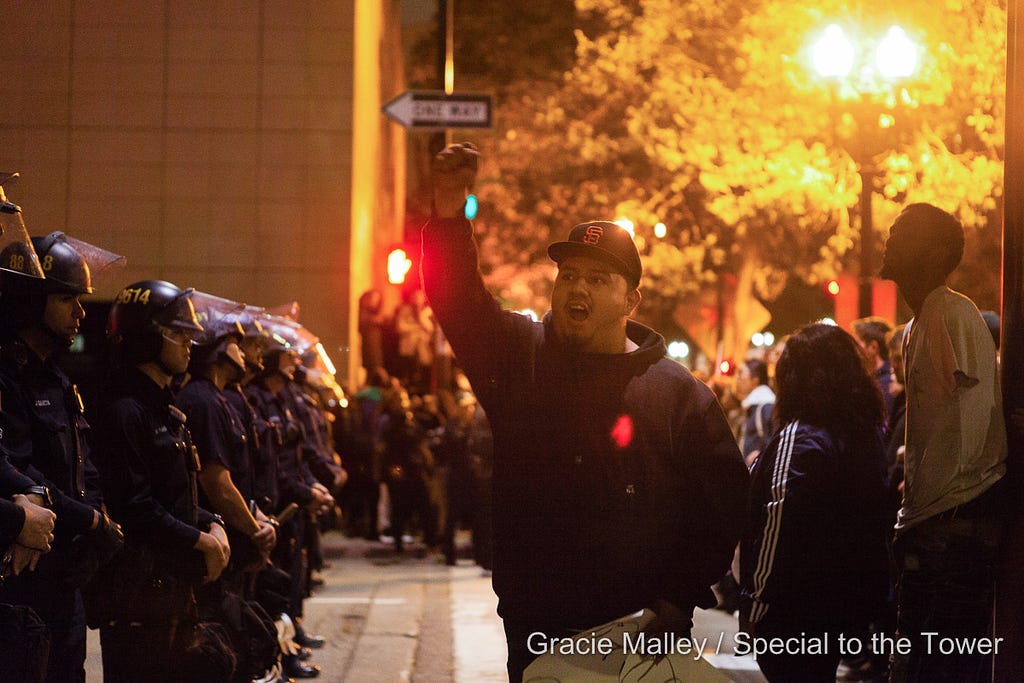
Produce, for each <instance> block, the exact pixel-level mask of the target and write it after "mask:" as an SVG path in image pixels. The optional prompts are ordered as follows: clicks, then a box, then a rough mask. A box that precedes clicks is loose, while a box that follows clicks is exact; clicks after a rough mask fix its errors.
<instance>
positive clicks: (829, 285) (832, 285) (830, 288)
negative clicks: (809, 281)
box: [825, 280, 840, 297]
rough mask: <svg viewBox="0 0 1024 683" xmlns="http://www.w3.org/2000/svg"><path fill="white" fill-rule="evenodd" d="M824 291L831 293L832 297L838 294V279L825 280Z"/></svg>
mask: <svg viewBox="0 0 1024 683" xmlns="http://www.w3.org/2000/svg"><path fill="white" fill-rule="evenodd" d="M825 291H826V292H828V293H829V295H831V296H833V297H836V296H839V291H840V286H839V280H829V281H828V282H826V283H825Z"/></svg>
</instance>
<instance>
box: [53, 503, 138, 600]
mask: <svg viewBox="0 0 1024 683" xmlns="http://www.w3.org/2000/svg"><path fill="white" fill-rule="evenodd" d="M96 514H97V515H98V519H97V522H96V526H95V527H93V528H92V529H90V530H89V531H87V532H85V533H84V534H79V535H77V536H75V538H74V540H72V541H71V548H70V549H69V551H68V552H69V555H70V561H69V562H68V563H67V565H68V566H67V569H66V570H65V571H64V572H63V574H62V579H63V581H64V583H65V585H66V586H67V587H69V588H79V587H82V586H84V585H85V584H87V583H89V581H90V580H92V577H93V576H94V575H95V574H96V572H97V571H99V570H100V567H103V566H104V565H106V564H107V563H108V562H110V561H111V560H112V559H114V556H115V555H117V553H118V552H120V550H121V548H123V547H124V534H122V533H121V526H120V525H119V524H118V523H117V522H115V521H114V520H112V519H110V517H107V515H106V514H105V513H103V512H100V511H97V512H96Z"/></svg>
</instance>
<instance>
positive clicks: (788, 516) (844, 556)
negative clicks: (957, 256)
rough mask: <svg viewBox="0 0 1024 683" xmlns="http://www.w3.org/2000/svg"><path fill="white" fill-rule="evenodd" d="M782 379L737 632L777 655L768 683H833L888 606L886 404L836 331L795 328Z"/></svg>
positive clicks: (745, 551)
mask: <svg viewBox="0 0 1024 683" xmlns="http://www.w3.org/2000/svg"><path fill="white" fill-rule="evenodd" d="M775 377H776V383H777V387H778V394H777V398H776V404H775V413H774V416H773V419H774V421H775V423H776V432H775V436H774V437H773V438H772V440H771V441H770V442H769V444H768V445H767V447H766V448H765V450H764V452H762V454H761V455H760V457H759V458H758V459H757V461H756V462H755V464H754V467H753V470H752V471H751V486H750V495H749V508H748V509H749V514H748V523H747V529H746V532H745V534H744V538H743V540H742V543H741V554H740V558H741V559H740V562H741V579H742V580H741V584H742V586H743V595H744V604H743V607H742V608H741V611H740V614H741V628H742V630H743V631H744V632H745V633H746V634H747V635H746V637H747V639H748V642H750V643H752V644H753V643H756V644H758V645H760V646H762V647H764V646H768V647H771V646H773V645H774V646H775V648H776V650H777V651H776V652H768V653H766V654H763V655H762V654H759V655H758V658H757V662H758V665H759V666H760V667H761V671H762V672H763V673H764V675H765V676H766V677H767V678H768V680H769V681H787V682H790V681H828V682H829V683H831V682H832V681H834V680H835V676H836V668H837V665H838V663H839V659H840V656H841V655H853V654H859V653H857V652H852V651H851V648H850V646H851V644H852V645H853V646H854V647H856V646H857V645H860V646H863V647H864V648H868V647H870V644H869V643H868V642H867V640H868V639H867V627H868V624H869V622H871V621H872V619H873V618H874V617H877V616H878V615H879V614H880V611H879V610H881V609H882V608H883V605H884V601H885V597H886V591H887V583H888V578H887V577H888V560H887V553H886V535H887V527H888V526H891V521H889V520H888V517H887V514H886V513H887V510H888V507H887V505H886V490H885V455H884V447H883V439H882V425H883V420H884V411H883V407H882V405H883V404H882V396H881V394H880V393H879V390H878V385H877V384H876V383H875V381H874V380H873V379H872V377H871V376H870V375H869V374H868V373H867V371H866V370H865V367H864V363H863V360H862V358H861V352H860V349H859V347H858V345H857V342H856V341H855V340H854V339H853V337H851V336H850V335H849V334H847V333H846V332H844V331H843V330H842V329H840V328H838V327H835V326H831V325H823V324H812V325H807V326H805V327H803V328H801V329H800V330H798V331H797V332H796V333H795V334H794V335H793V336H792V337H791V338H790V339H789V341H788V342H787V343H786V347H785V349H784V350H783V352H782V357H781V358H780V359H779V363H778V366H777V367H776V373H775ZM840 637H843V639H844V642H845V643H846V648H844V650H845V651H844V652H840V644H839V643H840ZM753 638H756V639H757V640H756V641H755V640H753ZM761 639H764V640H763V641H762V640H761ZM864 651H865V652H866V651H867V650H866V649H865V650H864Z"/></svg>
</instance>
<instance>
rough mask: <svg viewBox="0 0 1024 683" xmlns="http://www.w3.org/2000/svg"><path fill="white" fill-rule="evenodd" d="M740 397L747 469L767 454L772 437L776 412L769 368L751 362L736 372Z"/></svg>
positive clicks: (753, 361) (742, 439)
mask: <svg viewBox="0 0 1024 683" xmlns="http://www.w3.org/2000/svg"><path fill="white" fill-rule="evenodd" d="M736 394H737V396H738V397H739V398H740V399H741V403H740V405H741V407H742V408H743V418H744V419H743V426H742V428H741V431H740V453H742V454H743V460H744V461H745V462H746V463H747V467H750V466H751V465H753V463H754V460H756V459H757V456H758V455H759V454H760V453H761V451H762V450H764V447H765V445H766V444H767V443H768V439H769V438H771V435H772V411H773V410H774V409H775V392H774V391H772V388H771V387H770V386H769V385H768V366H767V365H766V364H765V362H764V361H762V360H759V359H757V358H748V359H747V360H746V361H744V363H743V364H742V365H741V366H740V369H739V370H738V371H737V372H736Z"/></svg>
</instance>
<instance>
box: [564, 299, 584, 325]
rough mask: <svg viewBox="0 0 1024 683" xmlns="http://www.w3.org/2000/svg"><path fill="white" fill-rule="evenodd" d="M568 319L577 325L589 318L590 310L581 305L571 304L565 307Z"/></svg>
mask: <svg viewBox="0 0 1024 683" xmlns="http://www.w3.org/2000/svg"><path fill="white" fill-rule="evenodd" d="M565 310H566V312H567V313H568V314H569V317H570V318H572V319H573V320H575V321H576V322H578V323H581V322H583V321H584V320H586V319H587V318H588V317H589V316H590V309H589V308H587V307H586V305H584V304H581V303H571V304H569V305H568V306H566V307H565Z"/></svg>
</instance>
